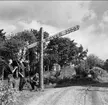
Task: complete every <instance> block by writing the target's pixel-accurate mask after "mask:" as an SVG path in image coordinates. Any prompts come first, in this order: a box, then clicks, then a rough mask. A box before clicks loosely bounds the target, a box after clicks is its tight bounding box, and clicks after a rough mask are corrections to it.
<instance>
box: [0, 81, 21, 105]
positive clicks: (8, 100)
mask: <svg viewBox="0 0 108 105" xmlns="http://www.w3.org/2000/svg"><path fill="white" fill-rule="evenodd" d="M19 95H20V94H19V92H18V91H17V90H16V89H13V88H11V87H9V86H8V85H6V84H4V83H3V82H2V81H0V102H1V103H0V105H2V104H3V103H4V104H3V105H14V103H15V102H16V101H17V97H18V96H19Z"/></svg>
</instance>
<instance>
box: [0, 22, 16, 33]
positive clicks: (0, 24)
mask: <svg viewBox="0 0 108 105" xmlns="http://www.w3.org/2000/svg"><path fill="white" fill-rule="evenodd" d="M0 29H4V31H5V32H6V33H7V34H8V33H11V32H12V31H14V30H15V29H16V27H15V26H14V25H12V24H9V23H5V22H2V21H0Z"/></svg>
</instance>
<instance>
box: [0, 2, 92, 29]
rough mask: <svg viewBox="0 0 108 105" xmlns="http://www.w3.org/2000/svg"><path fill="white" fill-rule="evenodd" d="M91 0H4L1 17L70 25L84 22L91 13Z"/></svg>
mask: <svg viewBox="0 0 108 105" xmlns="http://www.w3.org/2000/svg"><path fill="white" fill-rule="evenodd" d="M89 7H90V1H13V2H12V1H9V2H7V1H5V2H4V1H2V2H0V19H3V20H7V21H16V20H20V19H25V20H27V19H30V20H35V19H36V20H37V21H38V20H39V21H41V22H43V23H44V24H48V25H51V26H55V27H59V28H61V27H68V26H71V25H72V24H76V23H78V22H79V23H80V22H82V19H83V17H84V16H85V14H88V13H89V11H90V10H89Z"/></svg>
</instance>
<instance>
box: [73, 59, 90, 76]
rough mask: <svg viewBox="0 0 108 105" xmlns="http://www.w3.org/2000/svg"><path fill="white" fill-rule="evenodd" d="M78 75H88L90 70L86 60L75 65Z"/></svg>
mask: <svg viewBox="0 0 108 105" xmlns="http://www.w3.org/2000/svg"><path fill="white" fill-rule="evenodd" d="M75 71H76V75H80V76H82V77H86V76H87V74H88V71H89V67H88V65H87V62H86V60H82V61H80V63H79V64H78V65H77V66H75Z"/></svg>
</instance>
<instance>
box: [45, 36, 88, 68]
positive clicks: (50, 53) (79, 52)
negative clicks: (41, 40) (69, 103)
mask: <svg viewBox="0 0 108 105" xmlns="http://www.w3.org/2000/svg"><path fill="white" fill-rule="evenodd" d="M46 53H47V54H46V55H47V57H48V58H49V61H50V62H49V63H50V64H49V65H53V64H54V63H58V64H59V65H60V66H61V67H62V66H64V65H67V64H69V63H70V62H72V63H74V64H76V62H77V64H78V63H79V61H80V60H83V59H84V57H86V54H87V51H86V50H84V49H83V47H82V45H81V46H80V47H77V43H75V42H74V40H72V41H71V40H70V39H69V38H55V39H52V40H51V41H50V42H49V43H48V46H47V48H46Z"/></svg>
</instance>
